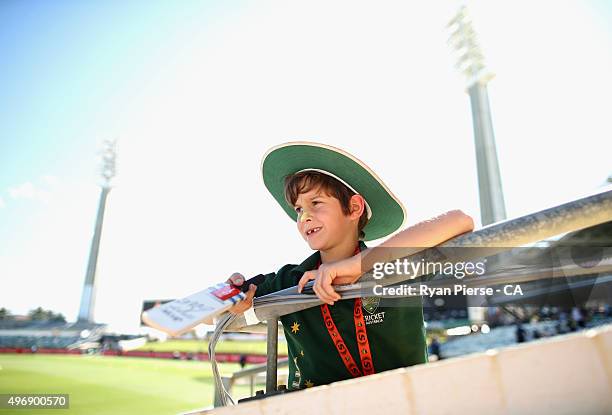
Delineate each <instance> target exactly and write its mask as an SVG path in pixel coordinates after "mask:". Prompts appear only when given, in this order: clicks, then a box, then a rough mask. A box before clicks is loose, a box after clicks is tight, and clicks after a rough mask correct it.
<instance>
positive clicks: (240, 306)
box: [226, 272, 257, 314]
mask: <svg viewBox="0 0 612 415" xmlns="http://www.w3.org/2000/svg"><path fill="white" fill-rule="evenodd" d="M245 281H246V278H244V276H243V275H242V274H239V273H237V272H235V273H233V274H232V276H231V277H229V279H228V280H227V281H226V282H227V283H229V284H233V285H235V286H237V287H240V286H241V285H242V284H244V282H245ZM255 291H257V286H256V285H255V284H251V285H250V286H249V291H247V292H246V293H245V294H246V298H245V299H244V300H242V301H240V302H238V303H237V304H234V305H233V306H232V307H231V308H230V309H229V310H227V311H229V312H230V313H232V314H242V313H244V312H245V311H246V310H248V309H249V308H251V307H253V297H255Z"/></svg>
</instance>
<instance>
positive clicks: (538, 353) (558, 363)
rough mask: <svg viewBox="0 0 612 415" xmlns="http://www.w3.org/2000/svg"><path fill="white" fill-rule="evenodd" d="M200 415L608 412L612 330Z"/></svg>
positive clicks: (611, 408) (611, 386) (611, 390)
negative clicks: (208, 414)
mask: <svg viewBox="0 0 612 415" xmlns="http://www.w3.org/2000/svg"><path fill="white" fill-rule="evenodd" d="M201 413H202V414H203V413H210V414H215V415H226V414H232V415H242V414H245V415H247V414H248V415H257V414H275V415H276V414H278V415H280V414H296V413H297V414H299V413H304V414H306V413H307V414H338V415H341V414H342V415H343V414H347V413H352V414H367V413H369V414H380V413H382V414H384V415H391V414H403V415H409V414H428V415H430V414H469V415H475V414H539V415H544V414H554V415H562V414H580V415H586V414H612V325H610V326H606V327H602V328H599V329H597V330H588V331H583V332H580V333H575V334H570V335H566V336H560V337H556V338H552V339H542V340H538V341H534V342H530V343H526V344H522V345H517V346H513V347H508V348H504V349H501V350H492V351H488V352H486V353H481V354H474V355H470V356H466V357H460V358H455V359H449V360H443V361H440V362H435V363H429V364H425V365H418V366H413V367H410V368H405V369H397V370H392V371H388V372H384V373H379V374H376V375H372V376H367V377H364V378H358V379H351V380H347V381H343V382H336V383H332V384H331V385H327V386H319V387H315V388H312V389H307V390H305V391H299V392H292V393H289V394H286V395H281V396H278V397H271V398H266V399H262V400H258V401H253V402H247V403H243V404H239V405H237V406H233V407H226V408H219V409H215V410H212V411H208V412H201Z"/></svg>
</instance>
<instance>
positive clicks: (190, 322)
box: [142, 275, 264, 336]
mask: <svg viewBox="0 0 612 415" xmlns="http://www.w3.org/2000/svg"><path fill="white" fill-rule="evenodd" d="M263 279H264V276H263V275H258V276H256V277H253V278H251V279H249V280H247V281H245V282H244V283H243V284H242V285H241V286H239V287H237V286H234V285H231V284H229V283H225V282H223V283H220V284H217V285H214V286H212V287H209V288H207V289H205V290H202V291H200V292H197V293H195V294H192V295H190V296H188V297H185V298H181V299H178V300H174V301H170V302H168V303H165V304H162V305H160V306H157V307H154V308H151V309H149V310H147V311H145V312H143V313H142V321H144V322H145V324H147V325H148V326H150V327H153V328H156V329H158V330H161V331H163V332H165V333H168V334H169V335H171V336H180V335H181V334H183V333H185V332H187V331H189V330H191V329H192V328H194V327H195V326H197V325H198V324H200V323H202V322H203V321H205V320H211V319H212V318H213V317H215V316H218V315H219V314H221V313H223V312H225V311H227V310H228V309H229V308H230V307H231V306H233V305H234V304H236V303H238V302H239V301H242V300H244V299H245V298H246V294H245V293H244V292H246V291H248V289H249V285H250V284H259V283H260V282H261V281H263Z"/></svg>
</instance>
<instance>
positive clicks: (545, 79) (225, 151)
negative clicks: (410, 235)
mask: <svg viewBox="0 0 612 415" xmlns="http://www.w3.org/2000/svg"><path fill="white" fill-rule="evenodd" d="M487 3H488V2H484V1H480V2H469V3H468V4H469V5H470V10H471V11H472V12H473V13H472V14H473V16H474V21H475V26H476V29H477V31H478V32H479V34H480V39H481V43H482V45H483V49H484V52H485V55H486V57H487V61H488V62H489V66H490V68H491V69H492V71H493V72H495V74H496V77H495V79H494V80H493V81H492V82H491V84H490V87H489V88H490V99H491V105H492V109H493V119H494V122H495V133H496V138H497V144H498V149H499V152H500V155H499V157H500V168H501V172H502V179H503V185H504V192H505V196H506V202H507V210H508V214H509V216H517V215H521V214H525V213H528V212H531V211H534V210H536V209H540V208H544V207H547V206H550V205H551V204H554V203H556V202H560V201H563V200H567V199H568V198H571V197H573V196H574V195H577V194H579V193H581V192H587V191H591V190H593V189H595V188H597V186H599V185H601V184H602V183H603V181H604V180H605V178H606V176H607V175H608V174H610V173H611V172H612V163H610V157H609V154H611V153H612V151H611V150H612V145H611V144H610V143H611V141H612V140H611V137H612V126H611V124H610V122H609V108H610V96H612V83H611V81H610V79H609V75H608V74H609V73H612V34H611V29H610V28H612V11H611V10H612V6H611V5H610V3H609V2H607V1H603V0H598V1H594V0H593V1H584V2H554V1H548V2H544V1H542V2H535V3H534V2H526V1H525V2H514V3H513V4H512V5H509V4H505V5H504V4H499V3H498V4H496V5H495V6H493V5H491V4H487ZM417 4H418V3H411V4H407V3H406V2H389V3H385V4H384V5H377V6H376V8H374V7H373V6H372V5H371V4H369V3H366V2H338V3H334V4H333V5H330V4H328V3H325V2H320V3H317V2H315V3H312V4H309V5H299V4H285V3H283V2H258V3H257V4H255V3H247V2H232V3H231V6H228V3H226V2H220V1H213V2H196V1H191V2H187V1H186V2H180V3H178V2H170V1H146V2H145V1H130V2H119V1H106V2H102V1H92V2H74V1H54V2H45V1H29V2H18V1H4V2H2V4H1V5H0V56H2V70H1V72H0V166H1V172H2V174H0V281H2V289H1V290H0V306H6V307H8V308H9V309H11V310H13V311H15V312H26V311H27V310H28V309H30V308H33V307H35V306H38V305H42V306H45V307H48V308H52V309H54V310H57V311H61V312H64V313H65V314H66V315H67V317H68V318H69V319H72V318H74V317H75V316H76V311H77V307H78V300H79V296H80V291H81V287H82V280H83V277H84V273H85V267H86V260H87V253H88V250H89V243H90V240H91V235H92V231H93V221H94V218H95V209H96V205H97V198H98V193H99V188H98V187H97V181H98V179H97V176H96V174H97V173H96V152H97V150H98V146H99V142H100V141H101V140H102V139H105V138H117V139H118V140H119V144H118V152H119V159H118V169H117V171H118V176H117V180H116V183H115V188H114V189H113V191H112V192H111V197H110V198H109V205H108V212H107V218H106V221H107V223H106V226H107V227H106V228H105V234H104V236H103V241H102V252H101V257H100V269H99V281H100V287H99V291H98V310H99V312H98V314H97V315H98V316H99V319H101V320H103V321H106V322H111V323H114V324H118V325H119V326H121V324H124V325H123V326H121V327H127V328H130V327H133V326H134V325H135V324H136V323H135V322H137V310H138V307H139V304H140V302H141V301H142V300H143V299H145V298H169V297H173V296H178V295H182V294H188V293H190V292H191V291H194V290H197V289H200V288H203V287H204V286H206V285H209V284H212V283H215V282H218V281H219V280H224V279H225V275H227V274H228V273H231V272H233V271H241V272H244V273H245V274H247V275H248V274H255V273H259V272H270V271H271V270H275V269H277V268H279V267H280V266H281V265H283V264H284V263H286V262H295V261H299V260H300V259H301V258H302V257H304V256H305V255H307V254H308V250H307V249H306V247H305V246H304V244H303V242H302V241H300V240H299V239H297V238H296V237H295V231H294V229H293V224H291V223H290V222H289V221H288V220H287V219H286V218H285V217H284V216H283V215H282V212H281V211H280V210H279V209H278V208H277V206H275V205H274V203H273V201H272V200H271V198H270V197H269V196H268V195H267V194H266V193H265V190H264V188H263V185H262V184H261V180H260V179H259V177H258V169H259V162H260V158H261V156H262V155H263V153H264V152H265V151H266V150H267V148H269V147H271V146H273V145H276V144H279V143H282V142H285V141H291V140H299V139H310V140H313V141H321V142H325V143H329V144H332V145H336V146H340V147H343V148H346V149H347V150H349V151H351V152H352V153H354V154H355V155H357V156H358V157H360V158H362V159H363V160H364V161H366V162H367V163H369V164H371V166H372V167H373V168H374V169H375V170H376V171H377V172H378V173H379V174H380V175H381V176H382V177H383V179H385V180H386V181H387V184H388V185H389V186H390V187H391V188H392V189H394V191H395V193H396V194H397V195H398V196H399V197H400V198H401V199H402V200H403V201H404V203H405V204H406V207H407V210H408V212H409V221H408V223H412V222H414V221H418V220H422V219H425V218H428V217H431V216H434V215H436V214H439V213H442V212H443V211H445V210H448V209H452V208H462V209H464V210H465V211H467V212H468V213H470V214H472V215H473V216H474V217H475V218H476V219H477V220H478V218H479V211H478V199H477V197H478V194H477V185H476V173H475V170H474V169H475V167H474V164H475V162H474V151H473V142H472V129H471V118H470V109H469V102H468V100H467V96H466V94H465V93H464V92H463V88H464V83H463V80H462V78H461V77H460V76H459V75H458V74H456V72H455V71H454V69H453V64H454V57H453V55H452V53H451V52H450V51H449V50H448V47H447V45H446V38H447V36H448V33H446V32H445V29H444V26H445V24H446V22H447V21H448V20H449V19H450V17H451V16H452V14H453V13H454V12H455V11H456V10H457V6H458V4H459V3H458V2H454V1H453V2H439V3H436V4H435V5H432V4H427V5H426V4H418V5H417ZM512 20H514V21H515V23H514V24H512ZM254 247H265V251H266V252H267V253H268V254H267V255H262V254H261V249H260V250H259V251H258V250H257V249H255V248H254ZM236 251H239V253H237V252H236ZM269 253H274V254H273V255H270V254H269Z"/></svg>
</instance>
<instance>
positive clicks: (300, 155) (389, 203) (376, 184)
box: [261, 141, 406, 241]
mask: <svg viewBox="0 0 612 415" xmlns="http://www.w3.org/2000/svg"><path fill="white" fill-rule="evenodd" d="M304 170H314V171H319V172H322V173H325V174H328V175H329V176H331V177H334V178H336V179H339V180H340V182H343V183H344V184H345V185H348V187H349V189H351V190H353V191H354V192H355V193H358V194H360V195H361V196H363V198H364V199H365V201H366V209H367V210H368V214H369V216H370V219H369V221H368V224H367V225H366V226H365V228H364V229H363V231H364V233H365V238H364V239H365V240H366V241H370V240H372V239H378V238H382V237H384V236H387V235H389V234H391V233H393V232H395V231H396V230H398V229H399V228H400V227H401V226H402V225H403V224H404V221H405V219H406V211H405V209H404V206H403V205H402V204H401V202H400V201H399V200H398V199H397V198H396V197H395V195H393V193H391V191H390V190H389V189H388V188H387V186H385V184H384V183H383V181H382V180H381V179H380V178H379V177H378V176H377V175H376V173H374V172H373V171H372V170H371V169H370V168H369V167H368V166H366V165H365V163H363V162H362V161H361V160H359V159H357V158H356V157H353V156H352V155H350V154H349V153H347V152H346V151H343V150H340V149H339V148H335V147H332V146H329V145H326V144H319V143H311V142H305V141H298V142H291V143H285V144H281V145H278V146H275V147H272V148H271V149H270V150H268V152H267V153H266V154H265V156H264V158H263V161H262V163H261V172H262V174H263V180H264V184H265V185H266V187H267V188H268V190H269V191H270V193H272V196H273V197H274V199H276V201H277V202H278V203H279V204H280V205H281V207H282V208H283V209H284V210H285V212H287V215H289V217H290V218H291V219H293V220H297V213H296V212H295V210H293V206H291V205H290V204H289V203H288V202H287V200H286V199H285V178H286V177H287V176H290V175H292V174H295V173H298V172H300V171H304Z"/></svg>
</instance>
